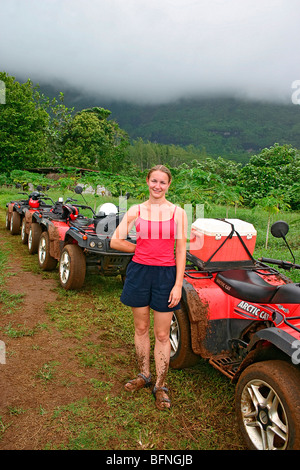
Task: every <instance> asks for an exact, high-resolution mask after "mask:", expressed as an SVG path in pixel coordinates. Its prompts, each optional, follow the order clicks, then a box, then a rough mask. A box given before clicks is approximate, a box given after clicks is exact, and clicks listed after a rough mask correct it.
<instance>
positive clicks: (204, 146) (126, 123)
mask: <svg viewBox="0 0 300 470" xmlns="http://www.w3.org/2000/svg"><path fill="white" fill-rule="evenodd" d="M40 90H41V92H43V93H44V94H45V95H46V96H49V97H54V96H58V94H59V92H60V91H62V92H63V93H64V96H65V104H66V105H67V106H68V107H74V108H75V111H79V110H81V109H85V108H90V107H94V106H99V107H103V108H106V109H109V110H110V111H111V113H112V114H111V118H112V119H114V120H115V121H117V122H118V124H119V125H120V127H121V128H122V129H124V130H125V131H126V132H127V133H128V135H129V138H130V140H131V141H134V140H137V139H139V138H141V139H143V140H144V141H150V142H156V143H159V144H165V145H178V146H183V147H186V146H189V145H192V146H195V147H197V148H199V149H201V150H203V153H204V154H207V155H209V156H213V157H218V156H222V157H224V158H229V159H232V160H236V161H239V162H242V163H246V162H247V161H248V160H249V157H250V156H251V155H253V154H256V153H259V152H260V150H261V149H263V148H265V147H270V146H272V145H274V143H279V144H280V145H284V144H290V145H292V146H293V147H296V148H299V149H300V106H299V105H295V104H292V103H290V104H280V103H272V102H270V101H257V100H242V99H238V98H233V97H230V96H217V97H213V96H210V97H203V96H202V97H201V96H200V97H199V96H198V97H195V98H186V99H179V100H175V101H170V102H169V103H162V104H152V105H150V104H148V105H146V104H137V103H133V102H131V103H130V102H129V101H121V100H120V101H118V100H111V99H107V98H106V97H104V96H102V97H101V96H97V95H91V94H88V93H86V92H81V91H80V90H78V89H75V88H72V87H70V86H68V85H67V84H66V83H63V82H60V83H59V82H57V83H55V84H54V85H53V84H51V85H49V84H40Z"/></svg>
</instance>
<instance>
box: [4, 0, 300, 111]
mask: <svg viewBox="0 0 300 470" xmlns="http://www.w3.org/2000/svg"><path fill="white" fill-rule="evenodd" d="M0 18H1V25H0V70H1V71H6V72H8V73H9V74H11V75H14V76H19V75H22V76H25V77H26V78H27V77H28V78H29V77H30V78H31V79H32V80H33V81H35V82H36V81H40V82H45V81H46V82H50V83H51V82H53V81H54V80H64V81H66V82H67V83H68V84H70V85H72V86H75V87H78V88H80V89H83V90H85V91H87V92H89V93H91V94H93V95H95V94H99V95H105V96H106V97H107V98H115V99H125V100H133V101H140V100H142V101H143V102H148V101H149V102H155V103H157V102H167V101H169V100H174V99H177V98H181V97H190V96H195V95H196V96H198V95H200V96H202V95H210V96H211V95H212V96H218V95H219V94H220V93H226V94H229V95H232V96H239V97H240V96H241V97H245V98H251V99H252V98H254V99H268V100H270V99H271V100H275V101H280V100H284V99H285V100H287V101H291V94H292V88H291V87H292V83H293V82H294V81H295V80H300V60H299V58H300V57H299V56H300V47H299V45H300V23H299V21H300V0H0Z"/></svg>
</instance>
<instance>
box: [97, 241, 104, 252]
mask: <svg viewBox="0 0 300 470" xmlns="http://www.w3.org/2000/svg"><path fill="white" fill-rule="evenodd" d="M97 246H98V248H100V250H101V248H103V243H102V242H98V245H97Z"/></svg>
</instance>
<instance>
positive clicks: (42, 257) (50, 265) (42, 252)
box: [38, 232, 57, 271]
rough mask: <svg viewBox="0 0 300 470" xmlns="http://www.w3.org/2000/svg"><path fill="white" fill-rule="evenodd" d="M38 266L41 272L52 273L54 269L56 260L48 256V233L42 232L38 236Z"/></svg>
mask: <svg viewBox="0 0 300 470" xmlns="http://www.w3.org/2000/svg"><path fill="white" fill-rule="evenodd" d="M38 258H39V265H40V268H41V269H42V270H43V271H53V269H55V268H56V265H57V260H56V259H55V258H53V257H52V256H51V255H50V239H49V235H48V232H43V233H42V235H41V236H40V241H39V248H38Z"/></svg>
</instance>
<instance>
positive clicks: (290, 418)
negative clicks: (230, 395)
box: [235, 360, 300, 450]
mask: <svg viewBox="0 0 300 470" xmlns="http://www.w3.org/2000/svg"><path fill="white" fill-rule="evenodd" d="M235 406H236V414H237V421H238V426H239V428H240V431H241V433H242V436H243V438H244V440H245V442H246V444H247V446H248V448H249V449H251V450H257V449H259V450H300V371H299V370H298V369H297V368H296V367H295V366H293V365H292V364H291V363H288V362H285V361H280V360H274V361H273V360H272V361H265V362H258V363H255V364H252V365H250V366H249V367H247V368H246V369H245V370H244V372H243V373H242V374H241V376H240V379H239V381H238V383H237V386H236V392H235Z"/></svg>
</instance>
